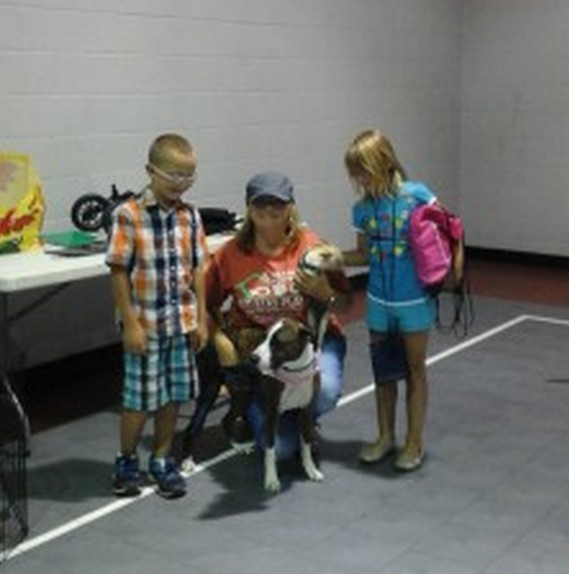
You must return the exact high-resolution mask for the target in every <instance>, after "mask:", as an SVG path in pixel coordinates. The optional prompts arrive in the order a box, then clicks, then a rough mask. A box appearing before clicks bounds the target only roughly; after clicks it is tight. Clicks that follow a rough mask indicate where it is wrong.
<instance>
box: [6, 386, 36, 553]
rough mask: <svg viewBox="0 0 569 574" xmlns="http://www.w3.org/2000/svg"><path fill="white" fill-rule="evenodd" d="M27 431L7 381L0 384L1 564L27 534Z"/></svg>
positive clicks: (25, 423) (26, 424)
mask: <svg viewBox="0 0 569 574" xmlns="http://www.w3.org/2000/svg"><path fill="white" fill-rule="evenodd" d="M28 437H29V429H28V423H27V419H26V417H25V415H24V413H23V412H22V409H21V407H20V403H19V402H18V400H17V398H16V397H15V396H14V394H13V392H12V390H11V388H10V386H9V383H8V381H6V380H3V381H2V382H1V384H0V563H2V562H3V561H4V560H5V559H6V558H7V557H8V556H9V554H10V552H11V551H12V550H13V549H14V548H15V547H16V546H17V545H18V544H19V543H20V542H21V541H22V540H23V539H24V538H25V537H26V536H27V534H28V528H29V526H28V492H27V479H26V457H27V452H28V450H27V449H28Z"/></svg>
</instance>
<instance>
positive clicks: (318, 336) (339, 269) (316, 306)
mask: <svg viewBox="0 0 569 574" xmlns="http://www.w3.org/2000/svg"><path fill="white" fill-rule="evenodd" d="M298 268H299V269H300V270H301V271H302V272H304V273H306V274H307V275H313V276H316V275H322V274H323V273H324V274H328V279H330V274H332V273H337V274H342V275H344V264H343V260H342V252H341V251H340V250H339V249H338V248H337V247H335V246H334V245H331V244H330V243H317V244H316V245H313V246H312V247H309V248H308V249H307V250H306V251H305V252H304V253H303V254H302V257H301V258H300V262H299V265H298ZM329 316H330V313H329V310H328V303H327V302H326V303H323V302H322V301H317V300H316V299H311V298H308V313H307V324H308V327H309V328H310V329H311V330H312V333H313V334H314V340H315V344H316V348H317V349H320V348H321V346H322V339H323V338H324V333H325V332H326V328H327V327H328V319H329Z"/></svg>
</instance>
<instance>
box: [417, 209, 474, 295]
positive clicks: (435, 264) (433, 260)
mask: <svg viewBox="0 0 569 574" xmlns="http://www.w3.org/2000/svg"><path fill="white" fill-rule="evenodd" d="M463 236H464V229H463V226H462V221H461V220H460V218H459V217H458V216H457V215H453V214H452V213H449V212H448V211H446V210H445V208H444V207H443V206H442V205H441V204H440V203H431V204H425V205H420V206H419V207H416V208H415V209H414V210H413V212H412V213H411V219H410V226H409V242H410V245H411V253H412V254H413V259H414V260H415V269H416V271H417V275H418V277H419V280H420V281H421V283H422V284H423V286H424V287H425V288H427V289H429V290H434V291H438V290H439V289H440V288H441V287H442V285H443V283H444V281H445V279H446V278H447V276H448V274H449V272H450V270H451V267H452V245H453V243H456V242H457V241H460V240H461V239H462V238H463Z"/></svg>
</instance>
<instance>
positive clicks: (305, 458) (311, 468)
mask: <svg viewBox="0 0 569 574" xmlns="http://www.w3.org/2000/svg"><path fill="white" fill-rule="evenodd" d="M300 456H301V459H302V468H304V472H306V476H308V478H309V479H310V480H313V481H314V482H321V481H323V480H324V475H323V474H322V472H321V471H320V469H319V468H318V467H317V466H316V464H315V462H314V458H313V457H312V449H311V447H310V445H309V444H307V443H305V442H304V441H302V443H301V447H300Z"/></svg>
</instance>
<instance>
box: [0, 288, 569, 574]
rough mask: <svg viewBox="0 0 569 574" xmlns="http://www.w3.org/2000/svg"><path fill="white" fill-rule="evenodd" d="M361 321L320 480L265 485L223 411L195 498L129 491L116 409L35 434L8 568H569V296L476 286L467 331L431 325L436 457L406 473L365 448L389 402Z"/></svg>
mask: <svg viewBox="0 0 569 574" xmlns="http://www.w3.org/2000/svg"><path fill="white" fill-rule="evenodd" d="M347 333H348V337H349V357H348V361H347V365H346V388H345V396H344V399H343V402H342V405H341V407H340V408H338V409H337V410H336V411H334V412H333V413H331V414H330V415H328V416H326V417H325V419H324V420H323V425H322V435H323V442H322V447H321V451H322V469H323V471H324V473H325V481H324V482H323V483H322V484H313V483H310V482H308V481H306V480H305V479H304V478H303V476H302V473H301V472H300V470H299V468H298V467H297V465H296V464H295V463H287V464H284V465H283V466H282V469H281V478H283V479H284V480H283V482H284V488H283V490H282V492H281V493H280V494H278V495H275V496H268V495H266V494H265V493H264V492H263V489H262V486H261V464H260V459H259V457H258V456H255V455H252V456H249V457H244V456H241V455H234V454H233V453H231V452H229V451H227V450H226V449H225V444H224V441H223V438H222V436H221V433H220V432H219V428H218V427H217V425H216V424H215V423H216V417H218V415H219V414H220V413H215V415H214V417H213V419H212V420H211V421H210V423H209V426H208V428H207V430H206V433H205V435H204V437H203V440H202V443H201V444H202V447H201V450H202V451H203V452H200V456H201V457H202V459H203V460H201V461H200V462H202V463H203V466H202V467H201V468H200V469H199V470H198V471H197V472H196V473H194V474H192V475H191V476H190V478H189V480H188V485H189V494H188V496H187V497H185V498H183V499H180V500H177V501H171V502H167V501H164V500H162V499H160V498H159V497H157V496H156V495H155V494H154V493H153V492H152V490H150V489H148V490H147V491H145V492H144V494H143V496H141V497H140V498H139V499H136V500H126V501H124V500H116V499H115V498H113V497H112V496H111V495H110V492H109V478H110V472H111V465H110V460H111V458H112V456H113V454H114V452H115V450H116V442H117V422H118V417H117V413H116V412H114V411H106V412H101V413H98V414H96V415H93V416H90V417H86V418H84V419H81V420H79V421H76V422H73V423H70V424H68V425H64V426H61V427H58V428H55V429H52V430H49V431H46V432H43V433H40V434H38V435H36V436H35V437H34V440H33V445H32V446H33V455H32V457H31V459H30V461H29V485H30V503H29V506H30V523H31V533H30V536H29V538H28V539H27V540H26V541H25V542H24V543H23V544H22V545H20V546H19V547H18V549H17V550H16V551H15V552H13V554H12V556H11V557H10V559H9V560H7V561H6V562H4V563H3V564H2V565H1V569H2V574H20V573H22V574H35V573H38V574H39V573H42V574H91V573H93V574H95V573H97V574H100V573H104V574H111V573H115V572H116V573H119V572H120V573H121V574H128V573H129V572H133V573H134V572H136V573H138V574H140V573H154V572H160V573H161V574H177V573H184V574H187V573H192V574H222V573H225V572H231V573H232V574H240V573H244V574H245V573H246V574H256V573H263V574H265V573H266V572H268V571H276V572H279V573H283V574H285V573H289V572H291V573H294V574H304V573H315V572H326V573H327V574H347V573H349V572H358V573H362V574H365V573H367V572H369V573H372V572H373V573H378V572H380V573H382V574H395V573H397V574H418V573H432V574H447V573H448V574H475V573H485V574H526V573H527V574H537V573H543V574H561V573H565V572H567V564H568V563H569V448H568V444H569V361H568V356H569V354H568V350H569V345H568V341H569V309H566V308H563V309H562V308H555V307H547V306H535V305H528V304H521V303H509V302H505V301H498V300H492V299H482V298H479V299H477V300H476V323H475V325H474V327H473V329H472V331H471V333H470V335H469V337H468V338H467V339H465V340H459V339H456V338H455V337H453V336H452V335H441V334H436V335H435V336H434V337H433V340H432V344H431V348H430V356H431V359H430V382H431V387H430V388H431V395H430V406H429V420H428V425H427V445H428V458H427V460H426V463H425V465H424V467H423V468H422V469H421V470H420V471H418V472H416V473H413V474H411V475H404V476H400V475H397V474H395V473H394V472H393V471H392V470H391V466H390V464H389V462H386V463H383V464H381V465H378V466H374V467H362V466H360V465H358V463H357V462H356V455H357V451H358V447H359V443H360V441H361V440H366V439H370V438H371V437H372V435H373V434H374V428H375V423H374V408H373V401H372V394H371V387H370V385H369V383H370V381H371V370H370V366H369V361H368V357H367V346H366V332H365V326H364V325H363V323H362V322H357V323H353V324H350V325H349V326H348V327H347ZM219 410H220V411H221V410H222V409H219ZM400 415H401V416H399V421H400V425H399V426H400V430H401V434H402V429H403V424H402V423H403V420H402V419H403V411H402V410H401V412H400ZM184 422H185V421H184V420H182V421H181V423H180V424H181V425H183V423H184Z"/></svg>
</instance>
